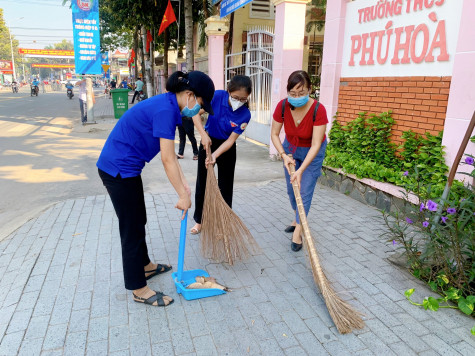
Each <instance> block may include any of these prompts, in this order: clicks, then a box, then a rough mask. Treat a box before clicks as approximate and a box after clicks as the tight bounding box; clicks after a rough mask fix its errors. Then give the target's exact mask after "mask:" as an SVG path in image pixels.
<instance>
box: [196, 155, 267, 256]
mask: <svg viewBox="0 0 475 356" xmlns="http://www.w3.org/2000/svg"><path fill="white" fill-rule="evenodd" d="M207 151H208V158H211V152H210V149H208V150H207ZM202 224H203V226H202V228H201V253H202V254H203V256H204V257H206V258H209V259H211V260H214V261H216V262H224V261H227V262H228V263H229V264H230V265H232V264H233V263H234V261H236V260H242V259H244V258H247V257H248V256H249V254H250V253H251V252H257V251H258V249H259V247H258V245H257V243H256V241H255V240H254V237H253V236H252V235H251V233H250V232H249V229H248V228H247V227H246V225H244V223H243V222H242V221H241V219H240V218H239V217H238V216H237V215H236V213H234V211H233V210H232V209H231V208H230V207H229V206H228V204H227V203H226V202H225V201H224V199H223V197H222V195H221V192H220V190H219V186H218V182H217V181H216V176H215V174H214V167H213V165H211V164H210V165H209V166H208V175H207V177H206V191H205V200H204V204H203V219H202Z"/></svg>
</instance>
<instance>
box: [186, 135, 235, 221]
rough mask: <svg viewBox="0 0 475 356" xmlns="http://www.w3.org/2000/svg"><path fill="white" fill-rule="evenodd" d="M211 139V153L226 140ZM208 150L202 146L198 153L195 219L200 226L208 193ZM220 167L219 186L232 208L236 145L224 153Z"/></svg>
mask: <svg viewBox="0 0 475 356" xmlns="http://www.w3.org/2000/svg"><path fill="white" fill-rule="evenodd" d="M210 138H211V142H212V144H211V152H214V151H216V150H217V149H218V147H219V146H221V144H222V143H223V142H224V141H226V140H219V139H217V138H214V137H210ZM205 160H206V150H205V149H204V147H203V145H201V144H200V151H199V153H198V176H197V177H196V190H195V213H194V215H193V218H194V219H195V221H196V222H197V223H198V224H201V217H202V215H203V203H204V200H205V191H206V177H207V176H208V170H207V169H206V167H205ZM216 165H217V166H218V186H219V190H220V191H221V195H222V196H223V199H224V201H225V202H226V203H227V204H228V205H229V207H230V208H232V205H233V186H234V169H235V168H236V143H234V145H232V146H231V148H230V149H229V150H227V151H226V152H224V153H223V154H222V155H221V156H219V157H218V159H217V160H216Z"/></svg>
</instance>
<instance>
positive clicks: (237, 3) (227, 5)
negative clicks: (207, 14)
mask: <svg viewBox="0 0 475 356" xmlns="http://www.w3.org/2000/svg"><path fill="white" fill-rule="evenodd" d="M251 1H252V0H222V1H221V12H220V14H219V16H221V17H225V16H228V15H229V14H231V13H233V12H234V11H236V10H237V9H239V8H241V7H243V6H244V5H247V4H249V3H250V2H251Z"/></svg>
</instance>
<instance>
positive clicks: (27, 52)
mask: <svg viewBox="0 0 475 356" xmlns="http://www.w3.org/2000/svg"><path fill="white" fill-rule="evenodd" d="M18 53H20V54H23V55H24V56H27V57H53V58H54V57H70V58H74V51H72V50H63V49H31V48H18Z"/></svg>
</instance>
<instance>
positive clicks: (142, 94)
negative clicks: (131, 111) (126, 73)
mask: <svg viewBox="0 0 475 356" xmlns="http://www.w3.org/2000/svg"><path fill="white" fill-rule="evenodd" d="M145 99H147V97H146V96H145V93H144V92H143V90H141V91H139V95H138V96H137V101H142V100H145Z"/></svg>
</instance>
